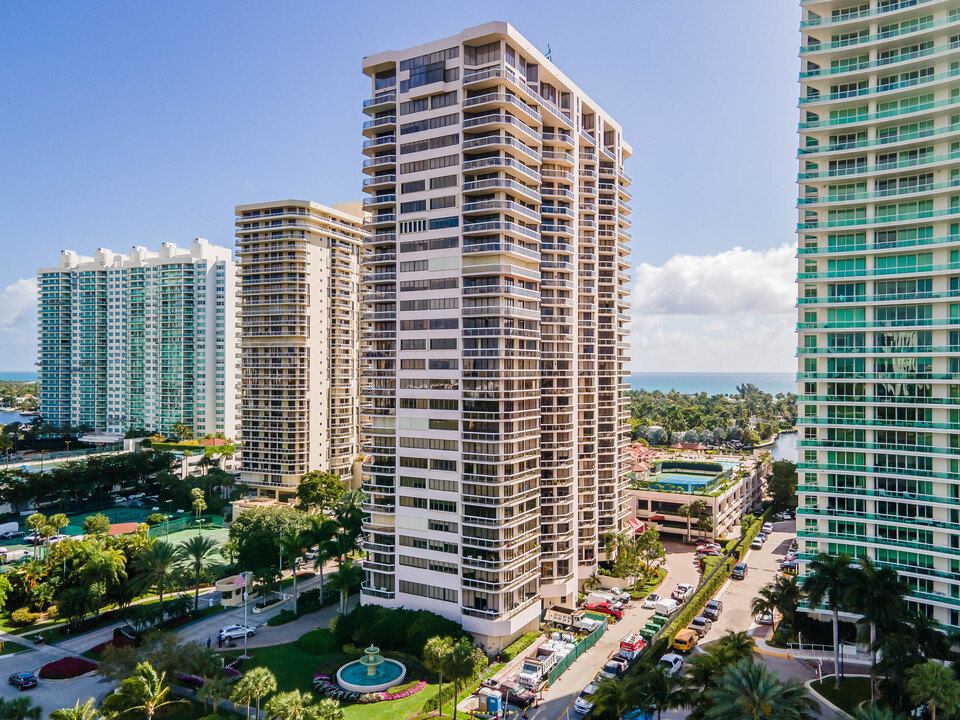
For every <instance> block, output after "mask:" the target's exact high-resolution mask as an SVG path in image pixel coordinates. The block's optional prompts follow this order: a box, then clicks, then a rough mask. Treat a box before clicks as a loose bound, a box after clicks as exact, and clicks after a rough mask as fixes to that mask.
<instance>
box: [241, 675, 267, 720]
mask: <svg viewBox="0 0 960 720" xmlns="http://www.w3.org/2000/svg"><path fill="white" fill-rule="evenodd" d="M276 689H277V677H276V675H274V674H273V673H272V672H270V670H268V669H267V668H265V667H255V668H251V669H250V670H248V671H247V672H246V673H244V675H243V677H242V678H240V682H238V683H237V687H236V689H235V690H234V692H233V701H234V702H236V701H237V700H240V701H242V702H245V703H246V705H247V720H250V703H251V701H253V700H256V701H257V718H258V719H259V717H260V701H261V700H262V699H263V698H265V697H266V696H267V695H269V694H270V693H272V692H273V691H274V690H276Z"/></svg>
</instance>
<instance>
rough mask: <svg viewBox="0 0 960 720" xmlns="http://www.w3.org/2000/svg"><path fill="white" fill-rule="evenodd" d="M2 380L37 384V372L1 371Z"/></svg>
mask: <svg viewBox="0 0 960 720" xmlns="http://www.w3.org/2000/svg"><path fill="white" fill-rule="evenodd" d="M0 380H14V381H16V382H36V381H37V373H36V371H35V370H0Z"/></svg>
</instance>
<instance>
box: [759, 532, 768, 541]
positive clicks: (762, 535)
mask: <svg viewBox="0 0 960 720" xmlns="http://www.w3.org/2000/svg"><path fill="white" fill-rule="evenodd" d="M757 540H760V541H761V542H766V541H767V534H766V533H765V532H758V533H757Z"/></svg>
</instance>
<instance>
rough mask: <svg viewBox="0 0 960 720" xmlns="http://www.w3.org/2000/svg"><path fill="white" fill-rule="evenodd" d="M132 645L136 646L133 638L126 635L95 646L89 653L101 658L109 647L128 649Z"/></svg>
mask: <svg viewBox="0 0 960 720" xmlns="http://www.w3.org/2000/svg"><path fill="white" fill-rule="evenodd" d="M132 645H135V643H134V641H133V640H132V639H131V638H128V637H127V636H126V635H120V636H115V637H114V638H113V639H112V640H107V641H106V642H102V643H100V644H99V645H94V646H93V647H92V648H90V649H89V650H87V653H89V654H90V655H95V656H100V655H101V654H102V653H103V651H104V650H106V649H107V648H108V647H128V646H132Z"/></svg>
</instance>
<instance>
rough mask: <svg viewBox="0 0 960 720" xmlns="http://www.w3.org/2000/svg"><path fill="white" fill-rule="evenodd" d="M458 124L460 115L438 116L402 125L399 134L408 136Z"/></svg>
mask: <svg viewBox="0 0 960 720" xmlns="http://www.w3.org/2000/svg"><path fill="white" fill-rule="evenodd" d="M453 95H454V96H456V93H453ZM436 97H441V96H436ZM458 122H460V113H451V114H450V115H438V116H436V117H431V118H424V119H423V120H416V121H414V122H409V123H404V124H403V125H401V126H400V134H401V135H409V134H410V133H417V132H422V131H424V130H434V129H436V128H442V127H447V126H448V125H456V124H457V123H458Z"/></svg>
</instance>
